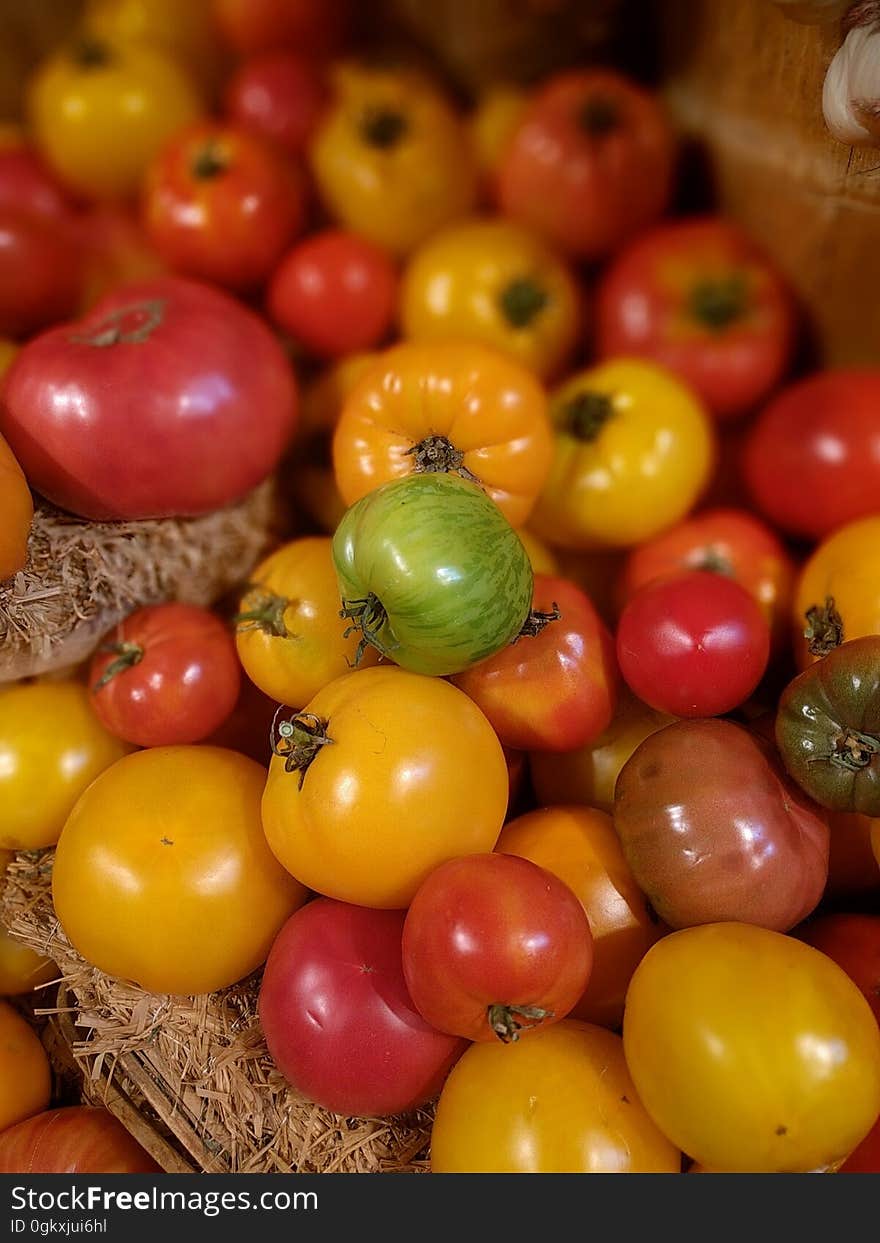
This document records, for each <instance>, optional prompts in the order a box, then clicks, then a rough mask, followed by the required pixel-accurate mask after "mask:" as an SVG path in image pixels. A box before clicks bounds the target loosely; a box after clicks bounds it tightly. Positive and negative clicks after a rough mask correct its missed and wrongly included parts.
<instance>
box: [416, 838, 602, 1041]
mask: <svg viewBox="0 0 880 1243" xmlns="http://www.w3.org/2000/svg"><path fill="white" fill-rule="evenodd" d="M592 965H593V938H592V935H591V933H590V926H589V923H588V922H587V917H586V915H585V913H584V910H583V907H582V906H581V904H580V902H579V901H578V899H577V897H576V895H575V894H574V893H573V892H572V890H571V889H569V887H568V886H567V885H566V884H565V883H564V882H563V881H561V880H560V879H559V877H557V876H555V875H554V874H553V873H552V872H549V871H547V870H546V869H545V868H541V867H538V866H537V865H536V864H533V863H531V862H530V861H529V860H528V859H524V858H520V857H517V856H516V855H507V854H481V855H479V854H478V855H468V856H466V857H465V858H460V859H450V860H449V862H448V863H444V864H441V866H440V867H439V868H437V869H436V870H435V871H433V872H432V873H431V875H430V876H429V877H428V878H427V879H426V880H425V881H424V882H423V884H422V885H421V886H420V887H419V890H418V892H417V893H416V895H415V897H414V898H413V900H412V902H411V903H410V906H409V910H408V911H407V915H406V922H405V924H404V929H403V972H404V976H405V977H406V984H407V988H408V989H409V993H410V996H411V997H412V999H413V1002H414V1003H415V1007H416V1009H417V1010H418V1012H419V1014H421V1016H422V1018H423V1019H425V1021H426V1022H428V1023H430V1024H431V1025H432V1027H436V1028H438V1030H440V1031H445V1032H449V1033H450V1034H452V1035H454V1036H462V1037H464V1038H465V1039H467V1040H476V1041H490V1042H491V1041H495V1040H501V1041H503V1042H505V1043H509V1042H515V1041H516V1040H518V1039H522V1038H525V1037H527V1036H530V1035H531V1034H532V1033H534V1032H535V1031H537V1030H538V1029H539V1028H540V1029H541V1030H543V1029H544V1028H545V1027H547V1026H549V1025H550V1024H551V1023H557V1022H559V1021H560V1020H561V1019H563V1018H565V1016H566V1015H567V1014H568V1013H569V1011H570V1010H571V1009H572V1007H573V1006H574V1005H575V1003H576V1002H577V1001H578V1000H579V998H580V997H581V994H582V993H583V991H584V988H585V987H586V984H587V981H588V979H589V977H590V970H591V968H592Z"/></svg>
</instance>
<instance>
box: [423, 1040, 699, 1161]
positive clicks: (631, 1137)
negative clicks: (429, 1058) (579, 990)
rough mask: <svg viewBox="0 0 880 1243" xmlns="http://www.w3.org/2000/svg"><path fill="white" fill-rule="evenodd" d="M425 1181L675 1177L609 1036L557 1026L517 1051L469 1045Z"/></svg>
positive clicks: (667, 1146)
mask: <svg viewBox="0 0 880 1243" xmlns="http://www.w3.org/2000/svg"><path fill="white" fill-rule="evenodd" d="M431 1169H432V1171H433V1172H434V1173H435V1174H644V1173H651V1174H677V1173H678V1172H679V1171H680V1169H681V1154H680V1153H679V1152H678V1151H677V1149H675V1148H674V1147H673V1146H672V1144H671V1143H670V1142H669V1140H668V1139H666V1137H665V1136H664V1135H661V1133H660V1131H659V1130H658V1129H657V1127H656V1126H655V1125H654V1123H653V1122H652V1121H651V1119H650V1118H649V1117H648V1115H647V1113H646V1112H645V1110H644V1108H643V1106H642V1104H641V1102H640V1101H639V1098H638V1096H637V1095H636V1090H635V1088H634V1087H633V1082H632V1079H631V1078H630V1075H629V1072H628V1070H627V1068H626V1062H625V1061H624V1057H623V1045H622V1042H621V1039H620V1037H619V1036H615V1035H614V1034H613V1033H612V1032H609V1031H606V1030H605V1029H604V1028H602V1027H593V1026H591V1025H590V1024H588V1023H578V1022H576V1021H574V1020H572V1019H563V1021H562V1022H561V1023H556V1024H554V1025H553V1026H552V1027H548V1028H546V1029H545V1030H543V1031H535V1032H533V1033H531V1034H530V1036H529V1038H528V1040H520V1041H519V1042H518V1043H517V1044H509V1045H504V1044H473V1045H471V1047H470V1048H469V1049H468V1050H467V1051H466V1052H465V1054H464V1056H463V1057H462V1058H461V1059H460V1060H459V1062H458V1063H457V1064H456V1065H455V1066H454V1067H453V1068H452V1072H451V1074H450V1076H449V1078H448V1079H447V1080H446V1084H445V1086H444V1088H443V1091H442V1092H441V1094H440V1100H439V1102H438V1104H437V1116H436V1119H435V1121H434V1128H433V1131H432V1133H431Z"/></svg>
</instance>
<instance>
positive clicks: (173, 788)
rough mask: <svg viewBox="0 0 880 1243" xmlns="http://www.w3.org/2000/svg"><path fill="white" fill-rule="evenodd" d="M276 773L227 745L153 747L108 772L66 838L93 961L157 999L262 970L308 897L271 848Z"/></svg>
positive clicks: (63, 848)
mask: <svg viewBox="0 0 880 1243" xmlns="http://www.w3.org/2000/svg"><path fill="white" fill-rule="evenodd" d="M265 780H266V770H265V769H264V768H263V767H262V766H261V765H259V764H257V763H255V761H254V760H249V759H247V757H246V756H244V755H239V754H238V752H236V751H227V750H225V749H224V748H222V747H205V746H193V747H189V746H180V747H152V748H150V749H149V750H146V751H138V752H137V753H135V754H134V755H129V756H127V757H126V758H125V759H124V760H122V761H120V763H118V764H114V766H113V767H112V768H110V769H108V770H107V772H105V773H103V774H102V776H101V777H99V778H98V780H97V781H95V782H93V784H92V785H91V786H90V787H89V789H88V790H87V791H86V793H85V794H84V795H83V797H82V798H81V799H80V800H79V802H78V803H77V805H76V807H75V808H74V810H73V812H72V813H71V815H70V817H69V818H68V820H67V823H66V824H65V826H64V830H63V832H62V834H61V839H60V841H59V843H58V847H57V850H56V852H55V865H54V868H53V872H52V897H53V900H54V903H55V911H56V914H57V915H58V919H59V920H60V922H61V925H62V927H63V928H64V931H65V933H66V934H67V936H68V938H69V939H70V942H71V944H72V945H73V946H74V948H75V949H76V950H78V952H79V953H80V954H82V956H83V958H85V959H86V960H87V961H88V962H90V963H93V964H94V965H95V966H96V967H98V968H100V970H101V971H105V972H107V974H108V975H113V976H119V977H121V978H123V979H128V980H134V981H135V982H136V983H138V984H140V985H141V987H143V988H145V989H147V990H148V991H150V992H154V993H187V994H188V993H208V992H213V991H214V990H215V989H218V988H226V987H227V986H228V985H230V984H234V983H235V982H236V980H240V979H242V978H243V977H244V976H246V975H248V974H249V973H250V972H251V971H254V970H255V969H256V968H257V967H259V966H260V965H261V964H262V963H263V962H264V961H265V959H266V956H267V954H268V952H269V949H270V947H271V945H272V942H273V940H274V939H275V937H276V935H277V933H278V931H279V929H280V928H281V925H282V924H283V923H284V922H285V920H286V919H287V918H288V916H290V915H291V914H292V913H293V912H294V911H295V910H296V909H297V908H298V907H299V906H301V905H302V904H303V902H304V901H305V898H306V891H305V890H304V889H303V887H302V886H301V885H299V884H297V883H296V881H295V880H293V878H292V877H290V876H289V875H288V874H287V873H286V872H285V871H284V870H283V868H281V867H280V866H279V865H278V863H277V862H276V860H275V859H274V858H273V857H272V854H271V852H270V851H269V849H268V847H267V846H266V841H265V838H264V837H263V832H262V828H261V824H260V797H261V795H262V791H263V785H264V783H265Z"/></svg>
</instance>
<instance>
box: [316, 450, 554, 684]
mask: <svg viewBox="0 0 880 1243" xmlns="http://www.w3.org/2000/svg"><path fill="white" fill-rule="evenodd" d="M333 560H334V563H335V565H336V575H337V578H338V580H339V591H340V595H341V597H342V604H343V608H344V609H345V610H346V611H347V613H348V614H349V615H351V616H352V617H353V618H354V619H355V621H356V623H357V625H358V626H359V628H360V629H361V630H362V631H363V636H364V638H365V639H366V640H367V641H368V642H369V643H370V644H371V645H372V646H373V647H375V648H377V649H378V650H379V651H380V652H381V653H382V654H383V655H386V656H390V657H391V658H392V659H393V660H394V661H395V662H396V663H397V664H398V665H400V666H401V667H402V668H404V669H408V670H409V671H410V672H412V673H424V674H429V675H432V676H436V677H443V676H446V675H448V674H452V673H460V672H461V671H462V670H463V669H467V668H468V667H469V666H470V665H475V664H477V663H478V662H479V661H481V660H485V659H487V658H488V657H489V656H492V655H494V654H495V652H497V651H499V650H500V649H501V648H503V647H504V646H505V645H506V644H507V643H509V642H510V641H511V640H512V639H514V638H515V637H516V635H517V634H519V632H520V630H521V629H522V626H523V623H524V622H525V620H526V617H527V616H528V613H529V607H530V604H531V598H532V586H533V579H534V576H533V574H532V567H531V565H530V563H529V559H528V555H527V554H526V551H525V549H524V548H523V545H522V543H521V542H520V539H519V536H518V535H517V533H516V531H514V529H513V527H511V526H510V525H509V523H508V522H507V520H506V519H505V517H504V515H503V514H502V513H501V510H500V509H499V508H498V506H497V505H495V503H494V502H493V501H491V500H490V499H489V498H488V497H487V496H486V494H485V493H484V492H483V491H482V489H480V488H478V487H477V486H476V485H475V484H473V483H470V482H469V481H467V480H465V479H461V478H459V477H458V476H457V475H447V474H423V475H408V476H406V477H405V478H403V479H395V480H394V481H392V482H391V483H386V484H383V485H382V487H380V488H377V489H376V490H375V492H370V493H369V494H368V495H367V496H365V497H363V498H362V499H361V500H359V501H357V502H356V503H355V504H354V505H352V506H351V508H350V509H349V510H347V511H346V514H345V516H344V518H343V519H342V521H341V522H340V524H339V526H338V527H337V529H336V534H335V535H334V536H333Z"/></svg>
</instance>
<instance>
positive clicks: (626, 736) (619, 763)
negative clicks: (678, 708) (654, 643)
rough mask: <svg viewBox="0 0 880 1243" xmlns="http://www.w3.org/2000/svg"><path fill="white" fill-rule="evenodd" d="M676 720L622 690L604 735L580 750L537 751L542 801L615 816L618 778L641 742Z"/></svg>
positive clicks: (534, 761) (532, 760)
mask: <svg viewBox="0 0 880 1243" xmlns="http://www.w3.org/2000/svg"><path fill="white" fill-rule="evenodd" d="M674 719H675V718H674V717H671V716H667V715H666V714H665V713H664V712H656V711H655V710H654V709H653V708H649V707H648V706H647V704H643V703H642V701H641V700H640V699H636V697H635V695H633V694H632V692H631V691H628V690H627V689H626V687H622V688H621V693H620V698H619V699H618V702H617V711H616V712H615V714H614V720H613V721H612V722H611V724H610V725H609V726H608V728H607V729H606V730H605V732H604V734H600V735H599V737H598V738H597V739H596V740H595V741H594V742H591V743H590V744H589V745H588V746H586V747H580V748H578V750H576V751H560V752H554V751H533V752H532V753H531V755H530V756H529V767H530V769H531V774H532V785H533V786H534V789H535V793H536V794H537V796H538V799H539V800H540V802H542V803H544V804H545V805H547V806H556V805H558V804H560V803H586V804H587V806H588V807H598V808H600V809H601V810H602V811H607V812H610V811H611V810H612V809H613V807H614V787H615V785H616V783H617V775H618V773H619V772H620V770H621V768H623V766H624V764H625V763H626V761H627V760H628V759H629V757H630V756H631V755H632V753H633V751H635V749H636V747H637V746H638V745H639V743H641V742H644V741H645V739H646V738H647V737H649V735H651V734H655V733H656V732H657V730H658V729H662V728H663V726H664V725H669V724H670V723H671V722H672V721H673V720H674Z"/></svg>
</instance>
